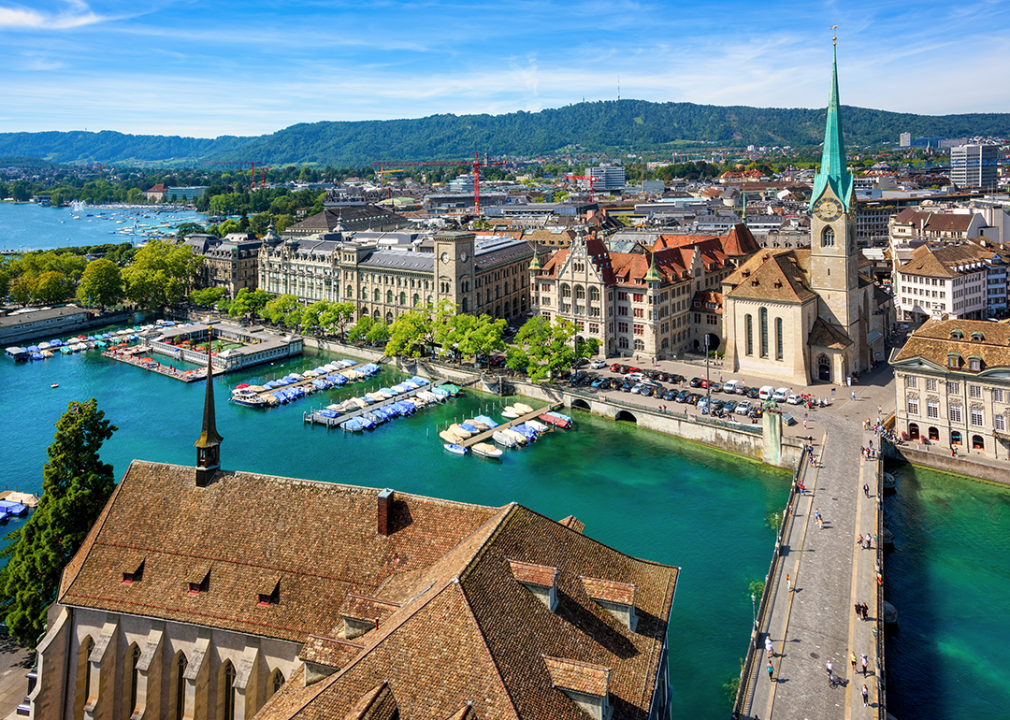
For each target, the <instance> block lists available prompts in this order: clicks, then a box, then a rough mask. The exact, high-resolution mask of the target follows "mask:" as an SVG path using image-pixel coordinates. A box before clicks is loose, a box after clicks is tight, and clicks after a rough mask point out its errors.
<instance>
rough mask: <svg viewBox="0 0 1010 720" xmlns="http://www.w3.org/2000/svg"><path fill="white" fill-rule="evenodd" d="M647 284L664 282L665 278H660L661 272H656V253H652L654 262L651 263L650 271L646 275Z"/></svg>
mask: <svg viewBox="0 0 1010 720" xmlns="http://www.w3.org/2000/svg"><path fill="white" fill-rule="evenodd" d="M645 281H646V282H657V283H658V282H663V278H661V277H660V276H659V271H658V270H656V253H652V260H651V261H650V262H649V271H648V272H647V273H645Z"/></svg>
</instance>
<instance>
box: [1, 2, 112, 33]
mask: <svg viewBox="0 0 1010 720" xmlns="http://www.w3.org/2000/svg"><path fill="white" fill-rule="evenodd" d="M66 5H67V7H66V9H65V10H62V11H60V12H55V13H51V12H40V11H38V10H31V9H27V8H24V7H19V6H13V7H11V6H8V7H0V30H3V29H6V30H11V29H14V30H17V29H30V30H69V29H71V28H77V27H82V26H84V25H94V24H95V23H100V22H103V21H105V20H107V19H108V18H104V17H102V16H100V15H96V14H95V13H94V12H92V11H91V9H90V8H89V7H88V6H87V4H85V3H84V2H81V0H67V2H66Z"/></svg>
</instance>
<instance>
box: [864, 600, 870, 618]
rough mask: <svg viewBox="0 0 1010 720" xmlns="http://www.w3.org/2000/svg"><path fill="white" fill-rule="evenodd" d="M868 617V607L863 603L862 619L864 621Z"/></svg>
mask: <svg viewBox="0 0 1010 720" xmlns="http://www.w3.org/2000/svg"><path fill="white" fill-rule="evenodd" d="M869 619H870V608H868V607H867V606H866V603H863V621H864V622H865V621H867V620H869Z"/></svg>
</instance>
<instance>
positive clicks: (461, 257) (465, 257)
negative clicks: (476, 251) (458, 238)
mask: <svg viewBox="0 0 1010 720" xmlns="http://www.w3.org/2000/svg"><path fill="white" fill-rule="evenodd" d="M468 257H469V255H467V254H466V251H465V250H464V251H463V252H462V253H460V255H459V261H460V262H466V259H467V258H468Z"/></svg>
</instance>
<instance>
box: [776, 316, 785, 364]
mask: <svg viewBox="0 0 1010 720" xmlns="http://www.w3.org/2000/svg"><path fill="white" fill-rule="evenodd" d="M782 344H783V343H782V318H775V359H776V360H781V359H782Z"/></svg>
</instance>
